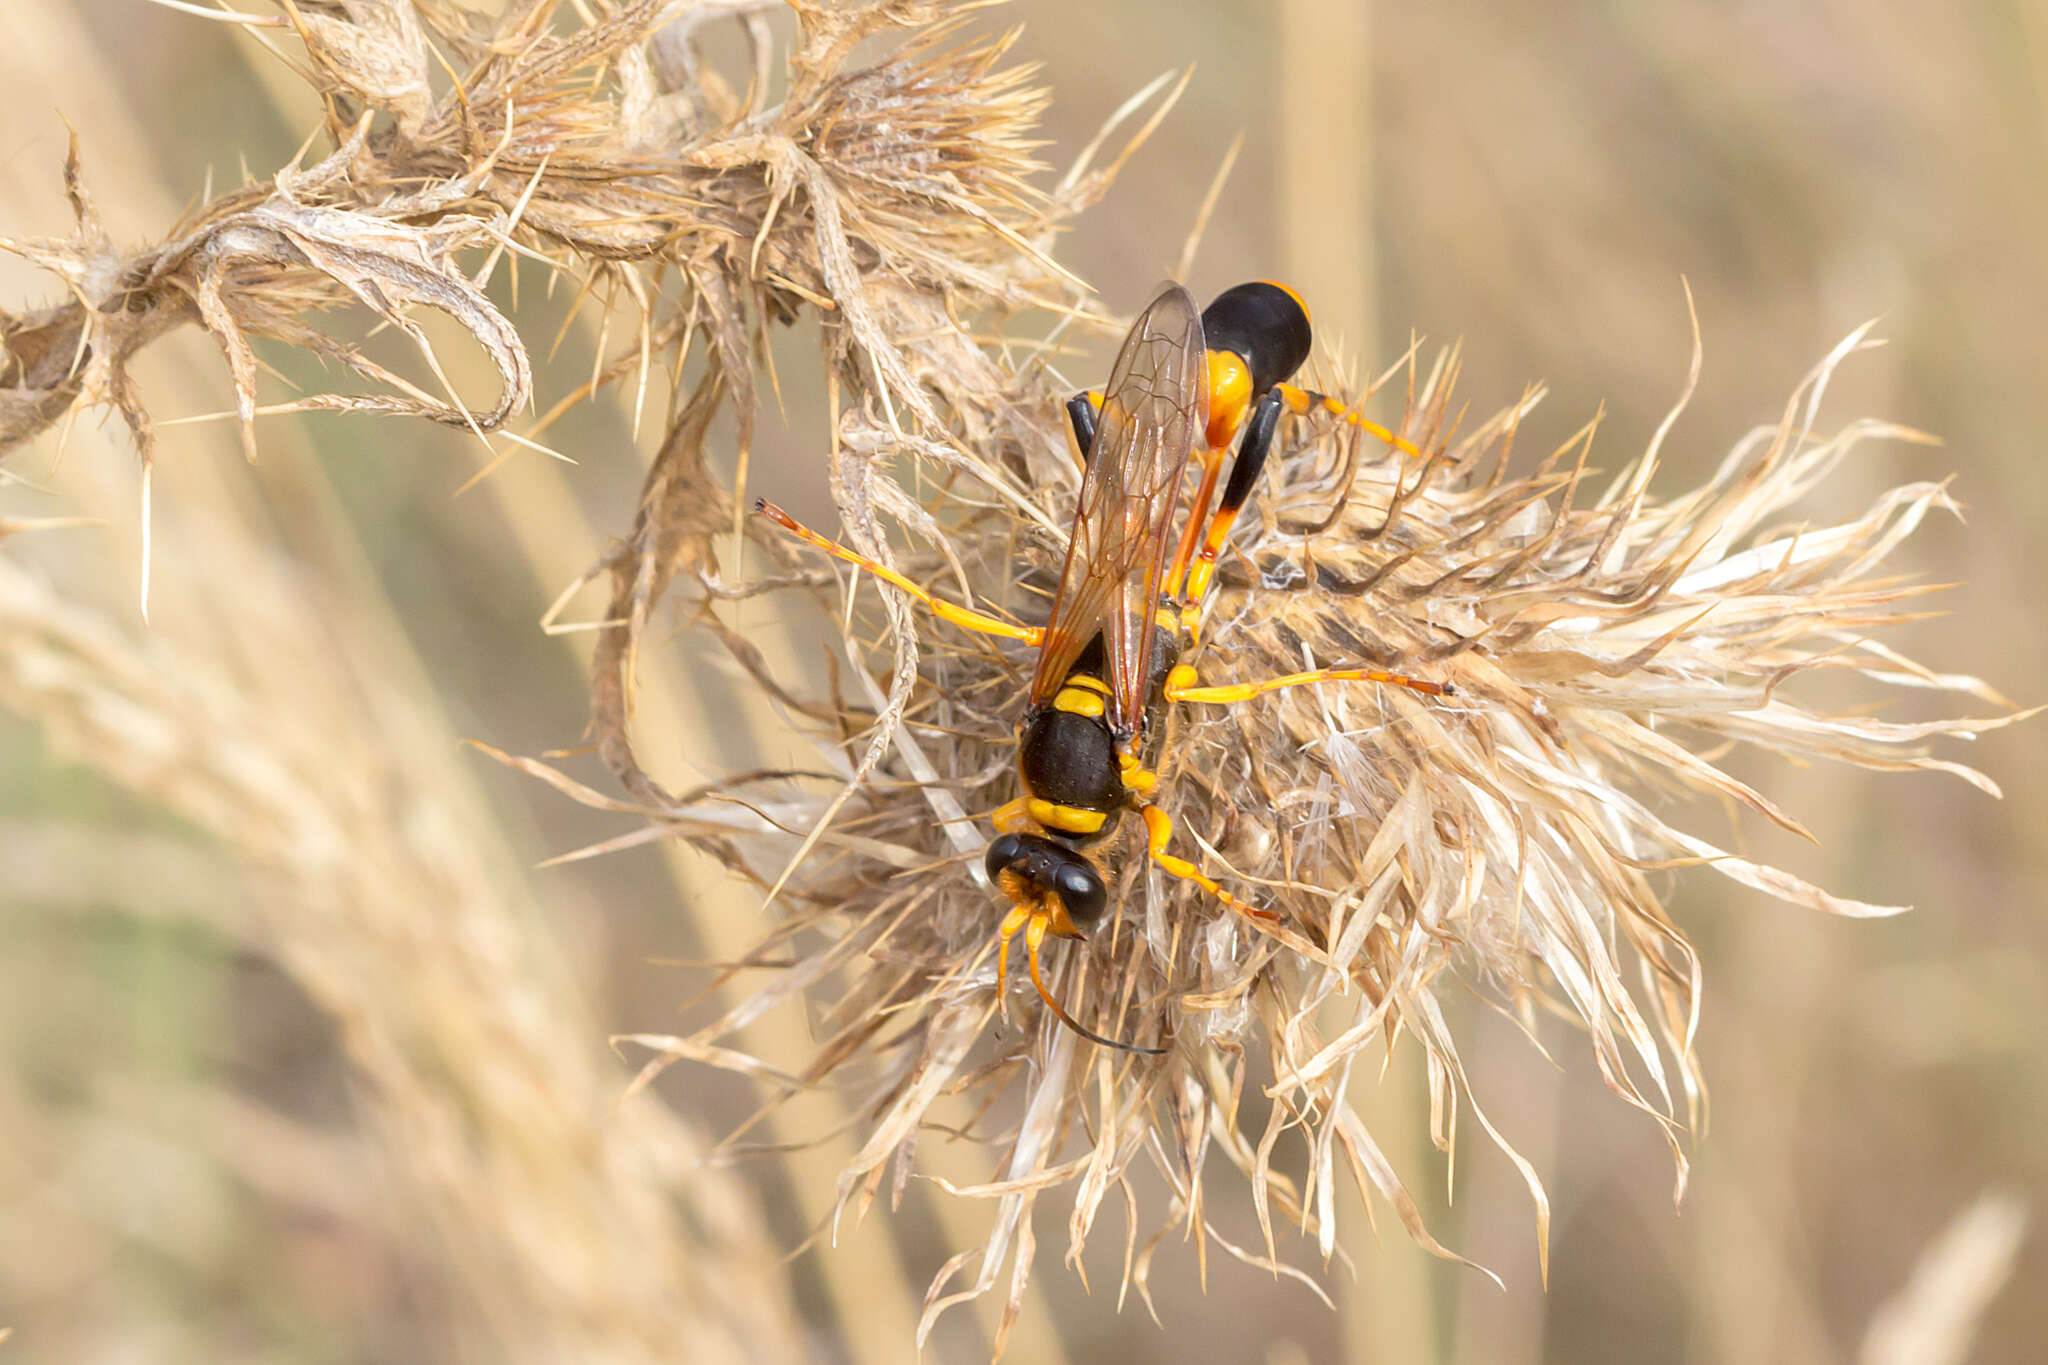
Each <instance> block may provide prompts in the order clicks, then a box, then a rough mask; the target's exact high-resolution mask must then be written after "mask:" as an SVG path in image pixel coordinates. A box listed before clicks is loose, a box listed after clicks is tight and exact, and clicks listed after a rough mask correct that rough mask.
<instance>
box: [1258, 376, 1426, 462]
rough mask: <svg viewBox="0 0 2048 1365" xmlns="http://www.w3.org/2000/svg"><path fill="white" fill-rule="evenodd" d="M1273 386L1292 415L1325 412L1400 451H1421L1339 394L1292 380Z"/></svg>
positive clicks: (1411, 442)
mask: <svg viewBox="0 0 2048 1365" xmlns="http://www.w3.org/2000/svg"><path fill="white" fill-rule="evenodd" d="M1273 388H1274V390H1275V391H1276V392H1278V393H1279V395H1280V397H1281V400H1282V401H1283V402H1285V403H1286V404H1287V410H1288V411H1289V412H1291V413H1293V414H1294V415H1295V416H1296V417H1306V416H1308V415H1309V414H1310V413H1312V412H1326V413H1328V414H1330V416H1332V417H1334V418H1336V419H1337V420H1338V421H1340V422H1343V423H1344V424H1345V425H1347V426H1353V427H1357V428H1358V429H1359V430H1360V431H1362V432H1364V433H1365V434H1366V435H1368V436H1371V437H1374V438H1375V439H1377V440H1381V441H1385V442H1386V443H1387V444H1388V445H1390V446H1392V447H1393V448H1394V449H1396V450H1398V451H1400V452H1401V453H1402V454H1403V455H1414V456H1418V457H1419V456H1420V455H1421V454H1422V448H1421V447H1420V446H1418V445H1416V444H1415V442H1413V441H1411V440H1409V439H1408V438H1407V437H1406V436H1397V435H1395V434H1394V433H1393V432H1392V431H1390V430H1388V429H1387V428H1386V427H1383V426H1381V425H1380V424H1379V423H1378V422H1375V421H1373V420H1372V419H1371V418H1369V417H1367V416H1366V415H1365V414H1363V413H1361V412H1360V411H1359V410H1358V409H1357V408H1354V407H1352V406H1351V405H1350V404H1349V403H1346V402H1345V401H1344V400H1343V399H1341V398H1332V397H1330V395H1329V394H1327V393H1317V392H1316V391H1315V390H1314V389H1301V388H1296V387H1295V386H1294V385H1292V384H1275V385H1274V386H1273Z"/></svg>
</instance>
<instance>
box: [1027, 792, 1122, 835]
mask: <svg viewBox="0 0 2048 1365" xmlns="http://www.w3.org/2000/svg"><path fill="white" fill-rule="evenodd" d="M1024 809H1025V812H1026V813H1027V814H1029V815H1030V816H1031V818H1032V819H1034V820H1036V821H1037V822H1038V823H1039V824H1041V825H1043V826H1045V827H1046V828H1047V829H1056V830H1059V831H1060V832H1061V833H1063V834H1093V833H1095V832H1096V831H1097V830H1099V829H1101V828H1102V822H1103V821H1105V820H1107V819H1108V818H1109V816H1108V814H1107V813H1106V812H1103V811H1099V810H1082V809H1080V808H1079V807H1078V806H1060V805H1055V804H1054V803H1052V802H1050V801H1047V800H1046V799H1045V798H1043V797H1039V796H1034V797H1031V798H1029V799H1028V800H1026V801H1025V803H1024Z"/></svg>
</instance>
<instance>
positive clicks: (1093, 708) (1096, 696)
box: [1052, 685, 1103, 716]
mask: <svg viewBox="0 0 2048 1365" xmlns="http://www.w3.org/2000/svg"><path fill="white" fill-rule="evenodd" d="M1052 707H1053V710H1055V711H1065V712H1067V713H1069V714H1070V715H1076V716H1099V715H1101V714H1102V712H1103V697H1102V694H1101V693H1100V692H1095V691H1091V690H1090V689H1088V688H1085V687H1074V686H1072V685H1069V686H1065V687H1062V688H1060V690H1059V691H1058V692H1057V693H1056V694H1054V696H1053V699H1052Z"/></svg>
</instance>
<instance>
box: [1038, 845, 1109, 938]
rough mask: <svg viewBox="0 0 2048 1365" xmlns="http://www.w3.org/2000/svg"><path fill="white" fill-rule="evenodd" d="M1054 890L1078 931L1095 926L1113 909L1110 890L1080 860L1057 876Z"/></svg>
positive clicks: (1054, 878)
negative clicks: (1110, 901) (1105, 913)
mask: <svg viewBox="0 0 2048 1365" xmlns="http://www.w3.org/2000/svg"><path fill="white" fill-rule="evenodd" d="M1052 889H1053V891H1054V892H1056V893H1057V894H1058V895H1059V898H1060V904H1061V905H1064V906H1065V907H1066V908H1067V918H1068V919H1070V920H1072V921H1073V922H1074V923H1075V925H1076V926H1078V927H1083V928H1085V927H1087V926H1089V925H1092V924H1094V923H1095V921H1097V920H1099V919H1101V918H1102V912H1103V910H1104V909H1106V908H1107V907H1108V905H1109V888H1108V887H1106V886H1104V885H1103V884H1102V877H1101V875H1100V874H1099V873H1097V872H1096V870H1095V869H1094V867H1093V866H1091V865H1090V864H1088V863H1086V862H1082V861H1079V860H1076V861H1074V862H1071V863H1068V864H1066V865H1065V866H1063V867H1060V868H1058V869H1057V870H1056V871H1055V872H1054V874H1053V885H1052Z"/></svg>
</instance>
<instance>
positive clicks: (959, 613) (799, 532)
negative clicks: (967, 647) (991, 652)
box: [754, 498, 1045, 645]
mask: <svg viewBox="0 0 2048 1365" xmlns="http://www.w3.org/2000/svg"><path fill="white" fill-rule="evenodd" d="M754 511H756V512H757V513H759V514H760V515H762V516H764V517H766V518H768V520H770V521H772V522H774V523H775V524H776V525H777V526H780V527H781V528H782V529H783V530H785V531H787V532H789V533H790V534H791V535H793V536H795V537H796V538H797V539H798V540H802V541H807V542H808V543H810V544H812V545H815V546H817V547H818V548H819V549H821V550H823V551H824V552H825V553H826V554H828V555H831V556H832V557H833V558H835V559H843V560H845V561H846V562H847V563H848V564H852V565H854V566H855V567H857V568H862V569H866V570H867V571H868V572H869V573H871V574H873V575H874V576H875V577H877V578H879V579H881V580H882V581H883V582H884V583H887V584H889V585H890V586H891V587H893V588H897V589H900V590H901V591H903V592H905V593H908V594H909V595H910V596H911V597H913V598H915V599H916V600H917V601H919V602H922V603H923V604H924V606H925V609H926V610H928V611H929V612H931V614H932V615H934V616H936V617H938V618H939V619H940V620H941V621H944V622H946V623H947V624H948V625H954V626H958V627H960V629H962V630H971V631H974V632H975V633H976V634H979V635H997V636H1001V637H1002V638H1003V639H1005V640H1022V641H1023V642H1024V643H1025V644H1027V645H1037V644H1040V643H1043V641H1044V640H1045V632H1044V631H1043V630H1041V629H1040V628H1039V627H1037V626H1020V625H1016V624H1014V623H1012V622H1009V621H1004V620H1001V619H1000V618H998V617H994V616H990V615H989V614H988V613H987V612H981V611H976V610H974V609H973V608H972V607H963V606H961V605H959V604H958V603H957V602H948V601H946V600H945V599H943V598H939V597H934V596H932V595H931V594H930V593H928V592H926V591H925V590H924V589H923V588H920V587H919V586H918V585H917V584H915V583H913V582H911V581H910V580H909V579H907V578H905V577H904V576H903V575H902V574H900V573H897V572H896V571H895V570H894V569H892V568H890V567H889V566H888V565H887V564H883V563H881V562H880V561H878V560H873V559H869V558H868V557H867V556H866V555H864V554H862V553H860V552H859V551H858V550H849V549H847V548H846V547H845V546H844V545H841V544H840V543H839V542H838V541H836V540H828V539H826V538H825V537H824V536H821V535H819V534H818V533H817V532H816V531H813V530H812V529H811V528H810V527H808V526H806V525H804V524H803V523H802V522H800V521H798V520H797V519H796V518H795V517H793V516H791V515H790V514H789V513H787V512H785V511H783V510H782V509H781V508H780V507H777V506H776V505H775V504H774V503H772V502H770V501H768V500H767V499H766V498H756V499H754Z"/></svg>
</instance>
